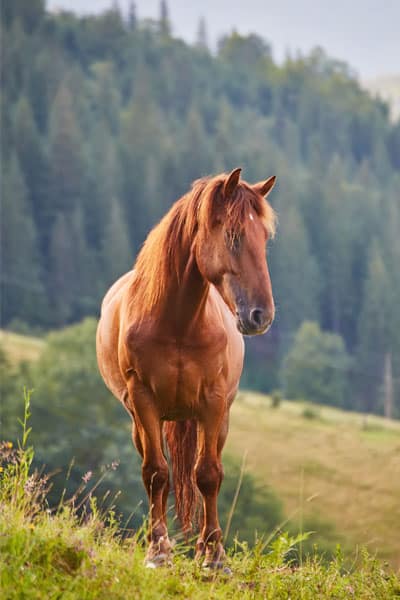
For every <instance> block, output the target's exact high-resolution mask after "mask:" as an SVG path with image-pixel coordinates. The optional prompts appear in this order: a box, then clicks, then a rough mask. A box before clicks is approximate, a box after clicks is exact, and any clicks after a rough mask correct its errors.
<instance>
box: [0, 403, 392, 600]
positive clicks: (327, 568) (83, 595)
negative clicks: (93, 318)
mask: <svg viewBox="0 0 400 600" xmlns="http://www.w3.org/2000/svg"><path fill="white" fill-rule="evenodd" d="M29 401H30V400H29V395H27V394H26V396H25V415H24V419H23V421H22V422H21V424H22V439H21V442H20V444H19V447H18V448H13V447H12V445H11V443H10V442H3V443H2V444H1V446H0V458H1V464H2V466H1V468H0V478H1V487H0V554H1V561H0V597H1V598H4V599H5V600H13V599H20V598H24V599H29V598H36V599H41V598H43V599H46V600H52V599H54V600H55V599H56V598H57V599H59V598H63V599H66V600H67V599H79V600H86V599H88V600H89V599H93V600H94V599H97V598H107V599H110V600H113V599H119V598H121V599H124V600H125V599H128V600H129V599H135V600H136V599H138V598H140V599H143V600H146V599H149V600H150V599H152V600H153V599H157V598H160V599H161V598H162V599H165V598H198V599H204V600H205V599H209V598H221V599H222V598H241V599H250V598H266V599H274V600H280V599H282V600H283V599H285V600H286V599H287V598H291V599H292V600H296V599H302V600H314V599H315V598H318V599H321V600H323V599H325V598H326V599H328V598H331V599H336V600H340V599H347V598H357V599H366V600H367V599H371V600H390V599H391V598H396V597H399V595H400V578H399V577H398V576H397V575H396V574H395V573H394V572H390V570H388V569H385V568H383V566H382V564H381V563H380V562H379V561H378V560H376V559H375V558H373V557H371V556H370V555H368V553H367V552H366V551H362V552H361V554H360V557H359V559H358V560H357V562H354V563H353V565H352V567H351V568H350V569H346V568H345V567H344V563H343V560H342V557H341V553H340V551H339V550H338V552H337V556H336V558H335V559H334V560H333V561H331V562H330V563H329V564H328V565H324V564H322V563H321V562H320V561H319V560H318V559H317V558H309V559H306V560H304V561H303V560H302V557H301V555H300V556H299V547H300V548H301V543H302V541H304V539H306V537H307V535H304V534H301V535H298V536H296V537H290V536H289V535H288V534H284V533H281V534H278V535H276V536H271V537H270V538H269V539H268V540H266V541H265V542H264V541H263V540H260V541H259V542H258V543H257V544H256V546H255V548H254V549H253V550H251V551H250V550H249V549H248V547H247V545H246V544H245V543H243V544H239V543H237V545H236V549H235V552H232V553H231V555H230V556H229V558H228V561H229V564H230V566H231V568H232V570H233V575H232V576H231V577H228V576H226V575H224V574H223V573H218V572H217V573H207V572H203V571H202V569H201V568H200V566H199V565H198V564H197V563H195V562H194V561H193V560H191V559H190V558H189V557H188V556H187V552H186V548H185V547H184V546H183V545H178V546H177V547H176V550H175V558H174V564H173V566H172V567H168V568H167V567H164V568H161V569H158V570H157V571H154V570H151V569H145V568H144V566H143V559H144V552H145V549H144V542H143V540H144V529H143V530H141V531H139V532H130V535H128V536H122V535H121V529H120V528H119V526H118V523H117V522H116V520H115V516H114V514H113V512H112V510H111V511H108V512H107V513H102V512H101V511H100V510H99V508H98V506H97V504H96V502H95V500H94V499H93V498H91V496H90V490H89V492H88V491H86V490H85V489H84V487H82V489H81V490H80V492H79V493H80V494H86V496H87V497H88V498H89V500H90V510H87V511H86V512H85V513H84V514H83V515H80V516H79V515H78V514H77V511H76V510H75V509H74V506H75V505H76V504H77V503H79V493H78V492H77V493H76V494H75V495H74V501H72V499H69V500H68V499H65V498H64V499H63V500H62V502H60V505H59V506H58V507H57V509H56V510H51V509H50V508H49V507H48V506H47V503H46V491H47V489H48V484H49V482H48V480H47V479H46V478H43V476H41V475H40V474H39V473H37V472H32V467H31V465H32V459H33V449H32V448H30V447H29V446H28V438H29V432H30V430H29V427H28V419H29V416H30V414H29V410H30V405H29ZM299 565H300V566H299Z"/></svg>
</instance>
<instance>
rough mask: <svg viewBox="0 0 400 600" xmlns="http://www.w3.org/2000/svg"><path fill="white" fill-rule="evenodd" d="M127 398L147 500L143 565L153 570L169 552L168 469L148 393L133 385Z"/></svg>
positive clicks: (164, 559)
mask: <svg viewBox="0 0 400 600" xmlns="http://www.w3.org/2000/svg"><path fill="white" fill-rule="evenodd" d="M129 396H130V398H131V399H132V403H131V405H132V409H133V412H134V421H135V424H136V431H134V442H135V445H136V447H137V448H138V450H139V452H140V454H141V456H142V459H143V462H142V477H143V483H144V486H145V488H146V492H147V495H148V497H149V507H150V523H149V535H148V539H149V542H150V545H149V549H148V551H147V555H146V564H147V566H150V567H156V566H160V565H163V564H168V562H169V557H170V553H171V548H172V546H171V543H170V541H169V538H168V530H167V521H166V498H167V496H168V491H169V469H168V464H167V461H166V459H165V456H164V453H163V448H162V427H161V422H160V419H159V416H158V414H157V411H156V409H155V407H154V406H153V402H152V395H151V393H150V392H148V391H147V390H146V388H145V387H144V386H143V385H142V384H140V383H136V382H134V383H133V384H132V386H131V389H130V394H129ZM133 399H134V402H133Z"/></svg>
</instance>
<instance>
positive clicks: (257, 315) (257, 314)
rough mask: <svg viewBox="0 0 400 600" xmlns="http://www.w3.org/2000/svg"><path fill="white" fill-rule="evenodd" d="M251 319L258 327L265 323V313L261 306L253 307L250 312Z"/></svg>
mask: <svg viewBox="0 0 400 600" xmlns="http://www.w3.org/2000/svg"><path fill="white" fill-rule="evenodd" d="M250 320H251V322H252V323H253V324H254V325H255V326H256V327H261V326H262V325H264V323H265V313H264V311H263V310H262V309H261V308H253V310H252V311H251V313H250Z"/></svg>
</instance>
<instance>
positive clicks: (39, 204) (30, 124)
mask: <svg viewBox="0 0 400 600" xmlns="http://www.w3.org/2000/svg"><path fill="white" fill-rule="evenodd" d="M14 140H15V142H14V143H15V148H16V151H17V155H18V159H19V163H20V165H21V169H22V172H23V176H24V180H25V182H26V186H27V190H28V198H29V202H30V206H31V210H32V213H33V216H34V219H35V223H36V227H37V230H38V234H39V237H40V238H41V237H42V234H43V230H44V228H45V224H46V222H45V217H44V213H45V210H46V207H45V205H44V201H45V197H46V189H47V179H48V164H47V160H46V157H45V152H44V148H43V143H42V140H41V138H40V135H39V132H38V130H37V127H36V123H35V121H34V118H33V114H32V110H31V107H30V105H29V102H28V100H27V98H26V97H24V96H22V97H21V98H20V100H19V102H18V104H17V107H16V110H15V115H14Z"/></svg>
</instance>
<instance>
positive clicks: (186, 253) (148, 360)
mask: <svg viewBox="0 0 400 600" xmlns="http://www.w3.org/2000/svg"><path fill="white" fill-rule="evenodd" d="M240 174H241V169H240V168H238V169H234V170H233V171H232V172H231V173H229V174H225V173H222V174H220V175H217V176H215V177H205V178H202V179H199V180H197V181H195V182H194V183H193V184H192V187H191V189H190V191H189V192H188V193H186V194H185V195H184V196H183V197H182V198H180V199H179V200H178V201H177V202H175V204H173V205H172V207H171V209H170V210H169V212H167V214H166V215H165V216H164V217H163V218H162V220H161V221H160V222H159V223H158V225H156V226H155V227H154V228H153V229H152V231H151V232H150V233H149V235H148V237H147V239H146V240H145V242H144V244H143V246H142V248H141V250H140V252H139V254H138V256H137V259H136V263H135V265H134V267H133V269H132V270H131V271H129V272H128V273H126V274H125V275H123V276H122V277H121V278H120V279H118V281H116V282H115V283H114V284H113V285H112V287H111V288H110V289H109V291H108V292H107V293H106V295H105V297H104V300H103V302H102V307H101V316H100V320H99V324H98V330H97V341H96V346H97V359H98V366H99V370H100V373H101V375H102V377H103V379H104V382H105V384H106V385H107V387H108V388H109V389H110V390H111V392H112V393H113V394H114V395H115V396H116V398H117V399H119V400H120V401H121V402H122V404H123V405H124V407H125V408H126V410H127V411H128V413H129V415H130V416H131V419H132V439H133V442H134V445H135V446H136V448H137V450H138V452H139V454H140V456H141V458H142V478H143V483H144V486H145V489H146V492H147V495H148V497H149V506H150V509H149V511H150V512H149V533H148V543H149V545H148V550H147V554H146V558H145V564H146V566H148V567H151V568H155V567H158V566H162V565H168V564H171V551H172V543H171V541H170V539H169V537H168V529H167V515H166V512H167V498H168V494H169V486H170V483H169V479H170V478H169V467H168V461H167V456H168V453H169V459H170V463H171V465H172V480H173V485H174V492H175V509H176V512H177V515H178V518H179V519H180V522H181V524H182V527H183V530H184V531H185V532H188V531H191V530H192V527H193V520H194V519H195V515H196V514H197V511H198V502H197V499H198V498H200V495H201V496H202V520H201V525H202V526H201V532H200V537H199V538H198V541H197V543H196V553H195V557H196V558H197V559H199V560H200V562H201V563H202V566H203V567H206V568H209V569H217V568H227V567H223V564H224V559H225V552H224V548H223V544H222V532H221V528H220V525H219V520H218V512H217V497H218V493H219V489H220V486H221V482H222V479H223V468H222V463H221V452H222V449H223V446H224V444H225V440H226V437H227V434H228V423H229V410H230V407H231V405H232V402H233V400H234V397H235V395H236V392H237V389H238V385H239V379H240V376H241V372H242V367H243V358H244V341H243V335H258V334H262V333H264V332H266V331H267V330H268V329H269V327H270V325H271V323H272V321H273V318H274V313H275V307H274V300H273V295H272V287H271V280H270V275H269V270H268V264H267V253H266V243H267V241H268V238H270V237H272V236H273V235H274V232H275V225H276V216H275V212H274V210H273V208H272V207H271V205H270V204H269V203H268V201H267V200H266V197H267V195H268V194H269V193H270V191H271V190H272V188H273V186H274V184H275V176H272V177H269V178H268V179H267V180H266V181H263V182H260V183H256V184H255V185H250V184H248V183H246V182H245V181H244V180H242V179H241V178H240ZM166 447H167V448H166ZM166 449H168V453H167V452H166ZM199 492H200V495H199Z"/></svg>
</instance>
